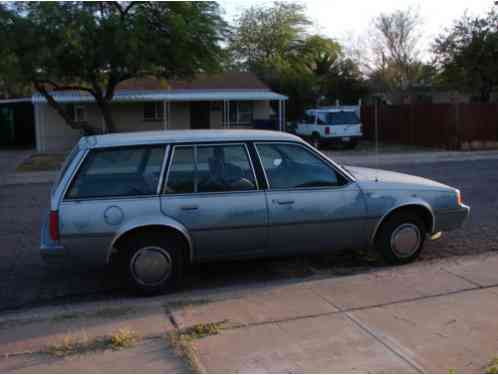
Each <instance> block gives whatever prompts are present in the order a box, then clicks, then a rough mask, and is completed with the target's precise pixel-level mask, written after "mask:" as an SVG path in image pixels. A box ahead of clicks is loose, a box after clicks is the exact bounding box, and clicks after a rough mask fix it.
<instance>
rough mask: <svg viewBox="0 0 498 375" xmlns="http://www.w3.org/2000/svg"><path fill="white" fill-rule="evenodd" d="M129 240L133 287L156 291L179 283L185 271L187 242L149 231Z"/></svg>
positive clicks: (147, 292) (141, 291) (129, 274)
mask: <svg viewBox="0 0 498 375" xmlns="http://www.w3.org/2000/svg"><path fill="white" fill-rule="evenodd" d="M128 244H129V249H128V251H127V254H128V257H127V262H126V274H127V277H128V283H129V284H130V287H131V288H132V289H133V290H135V291H136V292H138V293H139V294H144V295H152V294H157V293H160V292H163V291H167V290H171V289H173V288H174V287H175V286H176V285H177V282H178V281H179V280H180V277H181V275H182V271H183V259H182V254H183V251H182V250H183V249H182V245H183V244H182V243H181V242H180V241H179V240H178V239H176V238H174V237H173V236H164V235H162V234H159V233H156V232H152V233H151V232H147V233H140V234H138V235H136V236H135V238H133V239H130V241H129V242H128Z"/></svg>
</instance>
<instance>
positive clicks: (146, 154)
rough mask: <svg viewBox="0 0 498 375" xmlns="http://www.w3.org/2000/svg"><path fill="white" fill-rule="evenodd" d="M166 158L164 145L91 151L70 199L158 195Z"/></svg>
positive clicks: (72, 189) (73, 187)
mask: <svg viewBox="0 0 498 375" xmlns="http://www.w3.org/2000/svg"><path fill="white" fill-rule="evenodd" d="M163 158H164V147H163V146H140V147H119V148H118V147H116V148H108V149H95V150H92V151H90V153H89V154H88V156H87V158H86V159H85V161H84V162H83V164H82V166H81V168H80V170H79V171H78V174H77V176H76V178H75V179H74V181H73V183H72V185H71V187H70V189H69V192H68V194H67V198H69V199H82V198H101V197H121V196H136V195H153V194H156V193H157V185H158V183H159V176H160V173H161V167H162V161H163Z"/></svg>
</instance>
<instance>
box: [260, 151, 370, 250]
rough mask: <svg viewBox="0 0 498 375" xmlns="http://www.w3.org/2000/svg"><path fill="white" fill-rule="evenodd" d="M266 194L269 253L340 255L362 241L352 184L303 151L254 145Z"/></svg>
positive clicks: (360, 210) (358, 200) (359, 201)
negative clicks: (329, 251) (338, 252)
mask: <svg viewBox="0 0 498 375" xmlns="http://www.w3.org/2000/svg"><path fill="white" fill-rule="evenodd" d="M256 149H257V152H258V154H259V158H260V161H261V164H262V166H263V168H264V171H265V175H266V179H267V182H268V185H269V188H268V190H267V192H266V196H267V201H268V208H269V226H270V227H269V251H270V252H271V253H276V254H278V253H284V252H285V253H292V252H303V251H304V252H307V251H314V250H316V251H319V250H341V249H347V248H356V247H358V246H362V245H364V244H365V243H366V241H367V234H366V228H365V225H364V217H365V212H366V208H365V202H364V199H363V195H362V192H361V190H360V189H359V187H358V186H357V184H356V183H354V182H352V181H350V180H349V179H348V178H347V177H345V176H343V175H342V174H341V173H339V172H338V171H337V170H335V168H334V167H333V166H332V164H331V163H330V162H328V161H326V160H324V159H323V158H322V157H321V156H320V155H319V154H316V153H315V152H313V151H312V150H310V149H309V148H308V147H306V146H304V145H301V144H297V143H273V142H272V143H258V144H256Z"/></svg>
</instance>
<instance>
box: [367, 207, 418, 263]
mask: <svg viewBox="0 0 498 375" xmlns="http://www.w3.org/2000/svg"><path fill="white" fill-rule="evenodd" d="M425 235H426V229H425V225H424V222H423V221H422V219H421V218H420V217H419V216H418V215H416V214H412V213H409V212H404V213H399V214H394V215H393V216H391V217H390V218H388V219H387V220H386V221H385V222H384V223H383V224H382V225H381V227H380V229H379V233H378V234H377V237H376V241H375V245H376V248H377V249H378V250H379V251H380V253H381V254H382V255H383V256H384V258H385V259H386V261H387V262H389V263H391V264H405V263H409V262H412V261H414V260H415V259H416V258H417V257H418V256H419V254H420V252H421V251H422V247H423V245H424V240H425Z"/></svg>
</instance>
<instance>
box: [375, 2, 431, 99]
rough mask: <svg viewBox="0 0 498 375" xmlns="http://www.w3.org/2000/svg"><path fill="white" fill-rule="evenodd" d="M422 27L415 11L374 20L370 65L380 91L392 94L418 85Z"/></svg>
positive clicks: (379, 17)
mask: <svg viewBox="0 0 498 375" xmlns="http://www.w3.org/2000/svg"><path fill="white" fill-rule="evenodd" d="M419 26H420V18H419V16H418V14H417V13H416V12H414V11H413V10H411V9H408V10H397V11H395V12H393V13H390V14H385V13H382V14H380V15H379V16H378V17H377V18H376V19H375V20H374V22H373V28H374V30H373V32H372V33H371V41H370V43H371V51H370V56H369V59H368V60H369V61H368V63H367V64H366V65H367V69H368V73H369V76H370V78H371V81H372V83H373V84H374V86H375V87H376V88H377V89H379V90H382V91H386V92H391V93H392V92H396V91H404V90H407V89H409V88H410V87H412V86H414V85H416V84H417V83H418V81H419V78H420V75H419V74H420V72H421V71H420V68H421V62H420V60H419V57H418V55H419V51H418V46H417V45H418V39H419V35H418V28H419Z"/></svg>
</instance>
